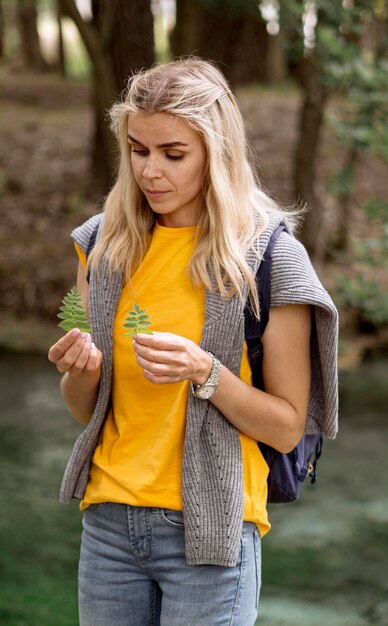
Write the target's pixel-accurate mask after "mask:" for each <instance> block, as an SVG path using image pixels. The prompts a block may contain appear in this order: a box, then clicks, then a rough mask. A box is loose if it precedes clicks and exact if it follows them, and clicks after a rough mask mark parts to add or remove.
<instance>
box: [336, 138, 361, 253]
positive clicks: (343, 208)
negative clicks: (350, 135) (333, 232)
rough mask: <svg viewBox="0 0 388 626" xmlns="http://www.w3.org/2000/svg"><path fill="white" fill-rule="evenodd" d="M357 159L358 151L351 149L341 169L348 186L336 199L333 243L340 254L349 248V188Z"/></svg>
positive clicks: (350, 196)
mask: <svg viewBox="0 0 388 626" xmlns="http://www.w3.org/2000/svg"><path fill="white" fill-rule="evenodd" d="M357 159H358V149H357V148H351V149H350V150H349V151H348V153H347V155H346V160H345V164H344V167H343V172H344V173H346V176H347V178H348V184H347V190H346V191H345V192H344V193H342V194H341V195H340V196H339V198H338V205H337V206H338V229H337V237H336V241H335V248H336V250H341V251H342V252H347V251H348V248H349V231H350V224H351V216H352V210H351V201H352V193H351V187H352V182H353V180H354V176H355V171H356V167H357Z"/></svg>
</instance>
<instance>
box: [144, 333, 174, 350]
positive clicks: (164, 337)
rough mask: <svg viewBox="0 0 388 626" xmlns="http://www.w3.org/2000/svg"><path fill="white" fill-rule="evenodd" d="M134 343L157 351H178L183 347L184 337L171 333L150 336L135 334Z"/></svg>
mask: <svg viewBox="0 0 388 626" xmlns="http://www.w3.org/2000/svg"><path fill="white" fill-rule="evenodd" d="M134 342H135V343H137V344H139V345H142V346H148V347H150V348H155V349H157V350H180V349H182V346H184V345H185V339H184V337H180V336H179V335H173V334H172V333H161V332H156V333H153V334H152V335H146V334H144V333H137V334H136V335H135V336H134Z"/></svg>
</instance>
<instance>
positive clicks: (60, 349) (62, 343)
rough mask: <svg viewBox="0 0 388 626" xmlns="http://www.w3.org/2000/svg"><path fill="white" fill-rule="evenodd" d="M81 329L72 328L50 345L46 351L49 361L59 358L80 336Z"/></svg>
mask: <svg viewBox="0 0 388 626" xmlns="http://www.w3.org/2000/svg"><path fill="white" fill-rule="evenodd" d="M80 335H81V331H80V330H79V329H78V328H73V330H70V331H69V332H68V333H66V335H65V336H64V337H61V339H59V341H57V342H56V343H55V344H54V345H53V346H51V348H50V350H49V352H48V358H49V361H51V362H52V363H56V362H57V361H59V359H61V358H62V357H63V356H64V354H65V353H66V352H67V350H68V349H69V348H70V347H71V346H72V345H73V344H74V343H75V342H76V341H77V339H78V338H79V337H80Z"/></svg>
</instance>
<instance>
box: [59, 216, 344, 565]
mask: <svg viewBox="0 0 388 626" xmlns="http://www.w3.org/2000/svg"><path fill="white" fill-rule="evenodd" d="M280 221H281V217H279V216H278V215H275V214H273V215H271V216H270V219H269V225H268V227H267V228H266V230H265V231H264V232H263V233H262V235H261V236H260V239H259V247H260V250H261V252H263V251H264V250H265V248H266V246H267V243H268V241H269V238H270V236H271V233H272V232H273V230H274V229H275V228H276V227H277V226H278V225H279V223H280ZM97 224H100V228H99V232H98V235H97V238H98V237H99V236H100V233H101V230H102V229H101V224H102V215H101V214H99V215H96V216H94V217H92V218H91V219H89V220H88V221H87V222H85V223H84V224H83V225H82V226H80V227H79V228H77V229H75V230H74V231H73V233H72V237H73V238H74V240H75V241H76V242H77V243H78V244H79V246H80V247H81V248H82V249H83V250H84V251H86V249H87V245H88V241H89V238H90V235H91V233H92V232H93V230H94V228H95V226H96V225H97ZM247 261H248V263H249V264H250V266H251V267H252V268H253V269H254V271H256V270H257V267H258V265H259V261H258V259H257V255H256V254H255V253H253V252H252V253H250V254H248V256H247ZM272 263H273V264H272V292H271V306H275V307H276V306H283V305H287V304H290V303H305V304H310V305H312V306H313V329H312V338H311V367H312V384H311V392H310V402H309V411H308V419H307V426H306V432H307V433H317V432H323V433H324V434H325V435H326V436H328V437H329V438H334V437H335V435H336V432H337V408H338V402H337V338H338V320H337V311H336V308H335V306H334V304H333V302H332V300H331V298H330V296H329V295H328V293H327V292H326V291H325V289H324V288H323V287H322V285H321V283H320V281H319V279H318V277H317V275H316V273H315V271H314V269H313V267H312V265H311V263H310V260H309V258H308V256H307V253H306V251H305V249H304V248H303V246H302V245H301V244H300V243H299V242H298V241H297V240H296V239H295V238H294V237H293V236H292V235H290V234H288V233H286V232H284V233H282V234H281V235H280V237H279V239H278V241H277V244H276V246H275V250H274V253H273V261H272ZM122 285H123V276H122V275H121V274H118V273H116V274H113V276H112V277H111V280H110V279H109V271H108V264H107V262H106V261H103V263H102V268H101V271H100V275H99V277H97V275H96V272H94V271H93V270H92V272H91V275H90V282H89V316H90V322H91V325H92V327H93V340H94V342H95V343H96V345H97V347H98V348H99V349H100V350H101V351H102V353H103V361H102V371H101V380H100V388H99V393H98V398H97V402H96V406H95V409H94V413H93V416H92V418H91V420H90V422H89V423H88V425H87V426H86V428H85V430H84V431H83V432H82V433H81V435H79V437H78V439H77V441H76V443H75V445H74V448H73V452H72V454H71V457H70V460H69V462H68V465H67V467H66V470H65V474H64V478H63V482H62V487H61V495H60V499H61V501H62V502H69V501H70V500H71V499H72V498H73V497H74V498H82V497H83V494H84V492H85V488H86V485H87V482H88V477H89V468H90V464H91V459H92V456H93V452H94V450H95V447H96V445H97V443H98V440H99V437H100V434H101V429H102V427H103V424H104V420H105V418H106V416H107V413H108V411H109V409H110V397H111V383H112V368H113V356H112V355H113V322H114V317H115V312H116V307H117V304H118V302H119V299H120V296H121V291H122ZM243 310H244V306H243V304H242V302H241V300H240V299H239V298H238V297H237V296H236V297H234V298H232V299H231V300H229V301H227V302H226V301H223V300H222V299H221V298H220V297H219V295H218V294H217V293H211V292H210V291H208V290H206V298H205V323H204V327H203V334H202V339H201V342H200V345H201V347H202V348H203V349H205V350H209V351H210V352H212V353H214V354H215V355H216V356H217V357H218V358H219V359H220V360H221V362H222V363H223V364H224V365H225V366H226V367H227V368H228V369H229V370H230V371H232V372H233V373H234V374H237V375H238V373H239V370H240V363H241V355H242V350H243V343H244V314H243ZM182 500H183V516H184V533H185V551H186V560H187V563H188V564H190V565H199V564H214V565H223V566H229V567H233V566H235V564H236V562H237V558H238V553H239V548H240V537H241V532H242V524H243V508H244V492H243V467H242V455H241V445H240V439H239V435H238V431H237V429H236V428H235V427H234V426H233V425H232V424H231V423H230V422H229V421H228V420H227V419H225V417H224V416H223V415H222V414H221V413H220V412H219V411H218V409H216V407H215V406H214V405H213V404H212V403H211V402H208V401H205V400H200V399H199V398H195V397H194V396H193V395H192V394H189V398H188V405H187V414H186V432H185V442H184V453H183V463H182Z"/></svg>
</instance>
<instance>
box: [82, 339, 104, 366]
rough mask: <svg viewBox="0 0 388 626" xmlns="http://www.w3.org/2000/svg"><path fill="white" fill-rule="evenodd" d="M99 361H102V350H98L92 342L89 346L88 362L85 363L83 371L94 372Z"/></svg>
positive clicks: (99, 363)
mask: <svg viewBox="0 0 388 626" xmlns="http://www.w3.org/2000/svg"><path fill="white" fill-rule="evenodd" d="M101 361H102V352H100V350H98V349H97V348H96V346H95V344H94V343H92V344H91V347H90V353H89V358H88V362H87V363H86V366H85V371H88V372H95V371H96V370H98V368H99V367H100V365H101Z"/></svg>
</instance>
